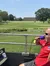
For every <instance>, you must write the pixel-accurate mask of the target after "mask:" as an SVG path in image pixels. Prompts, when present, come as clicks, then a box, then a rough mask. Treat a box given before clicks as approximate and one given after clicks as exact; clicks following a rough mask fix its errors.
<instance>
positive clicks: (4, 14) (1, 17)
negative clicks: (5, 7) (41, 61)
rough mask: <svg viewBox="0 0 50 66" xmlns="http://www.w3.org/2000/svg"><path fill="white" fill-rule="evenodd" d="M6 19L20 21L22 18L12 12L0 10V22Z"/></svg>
mask: <svg viewBox="0 0 50 66" xmlns="http://www.w3.org/2000/svg"><path fill="white" fill-rule="evenodd" d="M7 20H9V21H14V20H16V21H17V20H19V21H21V20H22V18H21V17H20V18H18V19H17V18H16V16H14V15H13V14H8V12H7V11H2V10H0V22H2V21H7Z"/></svg>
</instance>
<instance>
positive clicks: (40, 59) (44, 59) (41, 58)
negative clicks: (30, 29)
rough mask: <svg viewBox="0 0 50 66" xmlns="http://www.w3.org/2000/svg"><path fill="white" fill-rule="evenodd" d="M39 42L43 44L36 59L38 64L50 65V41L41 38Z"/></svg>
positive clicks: (41, 65)
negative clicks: (49, 58) (49, 56)
mask: <svg viewBox="0 0 50 66" xmlns="http://www.w3.org/2000/svg"><path fill="white" fill-rule="evenodd" d="M39 44H40V45H41V46H42V48H41V51H40V53H39V55H38V56H37V57H36V59H35V64H36V66H50V63H49V65H48V55H49V53H50V43H47V42H46V41H45V40H40V41H39Z"/></svg>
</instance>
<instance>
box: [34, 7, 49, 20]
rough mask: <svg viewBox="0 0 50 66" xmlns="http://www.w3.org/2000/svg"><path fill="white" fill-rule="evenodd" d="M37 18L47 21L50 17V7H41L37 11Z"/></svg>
mask: <svg viewBox="0 0 50 66" xmlns="http://www.w3.org/2000/svg"><path fill="white" fill-rule="evenodd" d="M35 15H36V19H37V20H40V21H46V20H47V19H48V18H50V9H49V8H41V9H39V10H37V11H36V12H35Z"/></svg>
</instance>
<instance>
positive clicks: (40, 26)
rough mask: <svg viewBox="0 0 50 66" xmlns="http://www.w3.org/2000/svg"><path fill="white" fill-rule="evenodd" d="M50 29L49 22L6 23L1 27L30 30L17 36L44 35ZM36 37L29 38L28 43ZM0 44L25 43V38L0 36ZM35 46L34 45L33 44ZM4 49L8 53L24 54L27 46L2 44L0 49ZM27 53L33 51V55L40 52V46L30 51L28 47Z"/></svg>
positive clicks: (0, 26)
mask: <svg viewBox="0 0 50 66" xmlns="http://www.w3.org/2000/svg"><path fill="white" fill-rule="evenodd" d="M48 27H50V24H48V23H47V22H45V23H43V22H33V21H10V22H8V23H4V24H2V25H0V29H12V28H16V29H22V28H24V29H28V31H27V32H26V31H25V32H16V34H44V31H43V32H42V30H45V29H46V28H48ZM32 39H34V36H28V38H27V42H28V43H31V42H32ZM0 42H17V43H24V42H25V37H24V36H3V35H0ZM32 44H33V43H32ZM2 47H4V48H5V49H6V51H7V52H24V51H25V49H26V48H25V45H9V44H0V48H2ZM27 51H28V52H29V51H31V52H32V53H36V52H38V53H39V52H40V46H32V48H31V50H30V46H27Z"/></svg>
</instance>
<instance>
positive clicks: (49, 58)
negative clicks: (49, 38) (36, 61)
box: [48, 53, 50, 61]
mask: <svg viewBox="0 0 50 66" xmlns="http://www.w3.org/2000/svg"><path fill="white" fill-rule="evenodd" d="M48 61H50V53H49V55H48Z"/></svg>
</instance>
